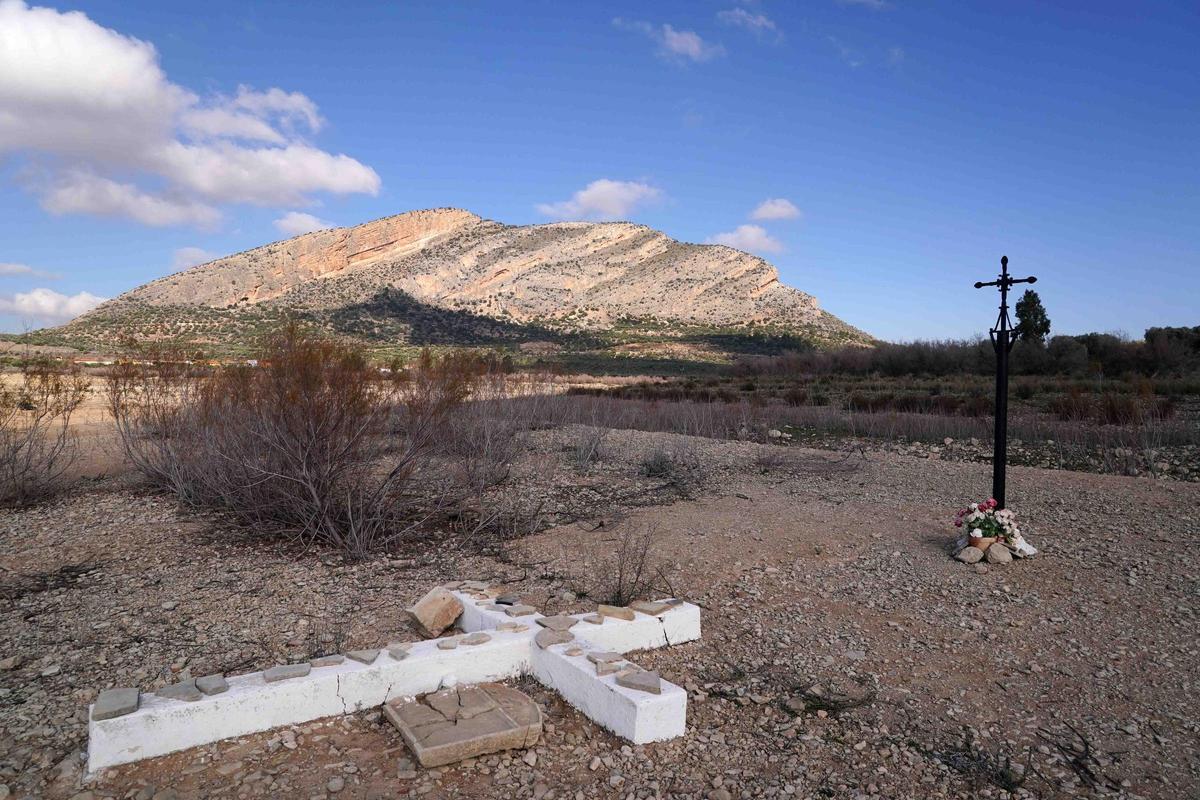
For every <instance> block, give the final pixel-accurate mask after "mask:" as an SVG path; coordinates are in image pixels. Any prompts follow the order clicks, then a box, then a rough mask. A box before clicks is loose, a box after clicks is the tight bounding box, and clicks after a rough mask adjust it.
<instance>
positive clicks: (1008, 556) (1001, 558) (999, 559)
mask: <svg viewBox="0 0 1200 800" xmlns="http://www.w3.org/2000/svg"><path fill="white" fill-rule="evenodd" d="M987 560H988V563H989V564H1007V563H1009V562H1010V561H1012V560H1013V557H1012V552H1011V551H1010V550H1009V549H1008V548H1007V547H1005V546H1004V545H1002V544H1000V543H999V542H993V543H992V544H991V546H990V547H988V549H987Z"/></svg>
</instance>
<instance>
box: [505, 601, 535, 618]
mask: <svg viewBox="0 0 1200 800" xmlns="http://www.w3.org/2000/svg"><path fill="white" fill-rule="evenodd" d="M504 613H505V614H508V615H509V616H510V617H527V616H529V615H530V614H536V613H537V609H536V608H534V607H533V606H526V605H521V604H519V603H518V604H517V605H512V606H508V607H507V608H505V609H504Z"/></svg>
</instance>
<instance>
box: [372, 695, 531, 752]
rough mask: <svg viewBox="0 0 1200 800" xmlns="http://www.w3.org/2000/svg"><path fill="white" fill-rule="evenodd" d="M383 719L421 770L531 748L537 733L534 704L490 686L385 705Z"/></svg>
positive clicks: (523, 697)
mask: <svg viewBox="0 0 1200 800" xmlns="http://www.w3.org/2000/svg"><path fill="white" fill-rule="evenodd" d="M383 711H384V714H386V715H387V718H388V719H389V720H390V721H391V722H392V724H394V725H395V726H396V727H397V728H398V729H399V730H400V734H401V736H403V737H404V741H405V743H406V744H407V745H408V746H409V748H410V749H411V750H412V751H413V754H414V755H415V756H416V757H417V760H418V761H419V762H420V763H421V765H422V766H424V767H438V766H443V765H445V764H452V763H454V762H456V761H462V760H463V759H467V758H474V757H476V756H481V755H485V754H487V753H494V752H497V751H500V750H508V749H513V748H525V747H532V746H533V745H535V744H537V741H538V738H539V736H540V735H541V730H542V715H541V711H540V709H538V707H537V704H536V703H534V702H533V700H531V699H530V698H529V697H528V696H526V695H524V694H522V693H521V692H519V691H517V690H516V689H511V688H509V687H507V686H502V685H500V684H495V683H489V684H483V685H481V686H472V687H461V688H458V689H454V690H450V691H445V692H437V693H435V694H430V695H425V696H424V697H422V698H418V699H416V700H408V701H405V700H402V699H399V698H398V699H396V700H392V701H391V702H389V703H386V704H385V705H384V707H383Z"/></svg>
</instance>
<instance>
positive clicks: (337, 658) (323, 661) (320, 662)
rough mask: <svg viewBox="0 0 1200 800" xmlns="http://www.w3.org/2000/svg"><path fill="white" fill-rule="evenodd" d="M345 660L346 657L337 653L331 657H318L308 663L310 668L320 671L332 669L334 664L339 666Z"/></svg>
mask: <svg viewBox="0 0 1200 800" xmlns="http://www.w3.org/2000/svg"><path fill="white" fill-rule="evenodd" d="M345 660H346V657H345V656H344V655H342V654H341V653H337V654H335V655H331V656H318V657H317V658H314V659H312V660H311V661H309V662H308V663H309V664H310V665H311V666H312V668H313V669H320V668H321V667H332V666H334V665H336V664H341V663H342V662H343V661H345Z"/></svg>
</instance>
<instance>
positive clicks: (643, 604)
mask: <svg viewBox="0 0 1200 800" xmlns="http://www.w3.org/2000/svg"><path fill="white" fill-rule="evenodd" d="M629 607H630V608H632V609H633V610H634V611H640V612H642V613H643V614H649V615H650V616H652V617H656V616H658V615H659V614H665V613H667V612H668V611H670V610H671V609H672V608H674V607H675V604H673V603H669V602H667V601H665V600H634V601H633V602H632V603H630V604H629Z"/></svg>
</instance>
